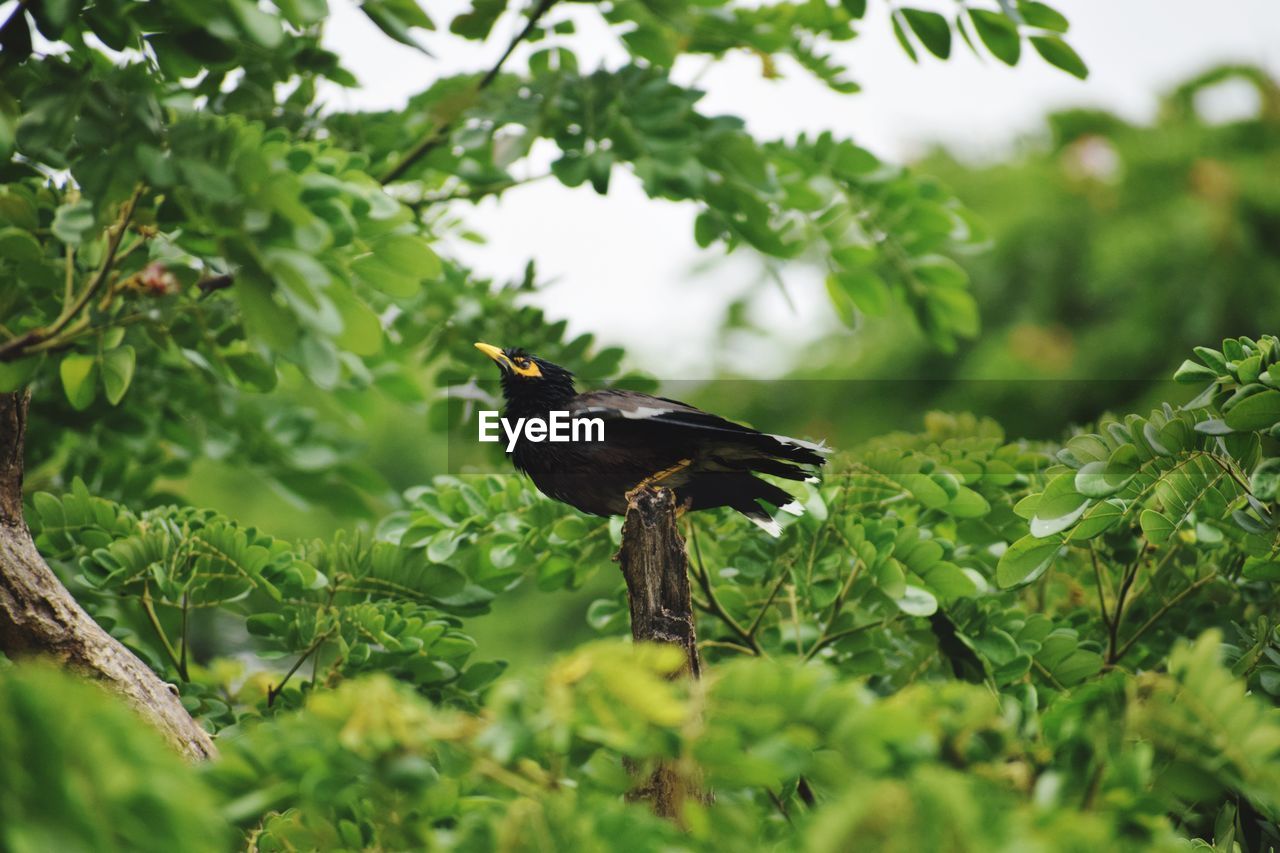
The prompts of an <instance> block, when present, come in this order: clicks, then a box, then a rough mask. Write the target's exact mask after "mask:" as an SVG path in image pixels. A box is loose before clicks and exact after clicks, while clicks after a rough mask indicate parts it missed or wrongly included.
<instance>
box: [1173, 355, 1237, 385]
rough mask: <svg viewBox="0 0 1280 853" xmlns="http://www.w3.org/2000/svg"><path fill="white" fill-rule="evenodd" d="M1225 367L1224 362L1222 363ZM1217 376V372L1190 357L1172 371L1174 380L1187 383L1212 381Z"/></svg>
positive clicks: (1196, 383) (1195, 383)
mask: <svg viewBox="0 0 1280 853" xmlns="http://www.w3.org/2000/svg"><path fill="white" fill-rule="evenodd" d="M1224 369H1225V363H1224ZM1217 378H1218V374H1217V373H1216V372H1214V371H1213V370H1211V369H1210V368H1208V367H1205V366H1204V365H1203V364H1197V363H1196V362H1194V361H1192V360H1191V359H1186V360H1185V361H1183V362H1182V364H1181V365H1179V366H1178V369H1177V370H1176V371H1174V373H1173V379H1174V381H1175V382H1186V383H1187V384H1194V385H1198V384H1200V383H1201V382H1212V381H1214V380H1215V379H1217Z"/></svg>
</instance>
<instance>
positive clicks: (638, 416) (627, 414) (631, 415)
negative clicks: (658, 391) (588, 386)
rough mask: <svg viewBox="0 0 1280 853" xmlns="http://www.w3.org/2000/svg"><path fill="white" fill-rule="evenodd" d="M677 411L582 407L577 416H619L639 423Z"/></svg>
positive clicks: (646, 408) (649, 407)
mask: <svg viewBox="0 0 1280 853" xmlns="http://www.w3.org/2000/svg"><path fill="white" fill-rule="evenodd" d="M678 411H680V410H679V409H660V408H658V407H657V406H637V407H636V408H634V409H621V408H618V407H616V406H584V407H583V408H581V409H579V410H578V414H589V415H593V414H602V415H621V416H622V417H624V418H626V419H627V420H632V421H640V420H648V419H649V418H656V417H659V416H661V415H669V414H671V413H672V412H678Z"/></svg>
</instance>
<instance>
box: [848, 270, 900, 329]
mask: <svg viewBox="0 0 1280 853" xmlns="http://www.w3.org/2000/svg"><path fill="white" fill-rule="evenodd" d="M835 277H836V279H837V280H838V282H839V285H840V289H841V290H843V291H844V293H845V295H846V296H848V297H849V299H851V300H852V301H853V304H854V305H856V306H858V310H859V311H861V312H862V313H864V314H867V315H869V316H872V317H879V316H881V315H883V314H884V313H885V312H886V311H888V310H889V303H890V299H891V297H890V294H889V286H888V285H887V284H885V283H884V279H882V278H881V277H880V276H878V275H876V274H875V272H873V271H871V270H869V269H845V270H840V272H838V273H836V275H835Z"/></svg>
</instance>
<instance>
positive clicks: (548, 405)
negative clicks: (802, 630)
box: [476, 343, 828, 536]
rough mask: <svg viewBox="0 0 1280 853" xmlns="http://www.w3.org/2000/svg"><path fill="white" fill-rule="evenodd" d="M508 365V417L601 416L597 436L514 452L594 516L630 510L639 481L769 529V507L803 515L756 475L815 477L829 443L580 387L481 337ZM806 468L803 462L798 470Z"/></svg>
mask: <svg viewBox="0 0 1280 853" xmlns="http://www.w3.org/2000/svg"><path fill="white" fill-rule="evenodd" d="M476 349H478V350H480V351H481V352H483V353H484V354H485V355H487V356H489V358H491V359H493V360H494V361H495V362H497V364H498V366H499V367H500V368H501V369H502V395H503V397H505V398H506V404H507V405H506V409H505V410H504V412H503V417H504V418H505V419H507V421H508V422H511V423H514V422H515V419H517V418H543V419H546V418H548V416H549V413H551V412H555V411H567V412H568V413H569V417H570V418H574V419H581V418H599V419H601V421H603V425H604V436H603V440H599V441H585V440H582V441H571V442H548V441H542V442H532V441H529V440H527V438H526V437H525V436H523V435H521V436H520V438H519V439H517V441H516V444H515V447H514V448H513V449H512V450H511V451H510V452H509V454H508V455H510V456H511V459H512V462H514V463H515V466H516V468H518V469H519V470H521V471H523V472H524V473H526V474H528V475H529V477H530V478H531V479H532V480H533V482H534V485H536V486H537V487H538V490H539V491H541V492H542V493H543V494H545V495H547V496H549V497H552V498H555V499H556V500H558V501H563V502H564V503H567V504H569V505H570V506H573V507H577V508H578V509H580V510H582V511H583V512H588V513H592V514H593V515H624V514H626V511H627V493H628V492H630V491H631V490H632V489H635V488H637V487H638V486H641V485H660V486H663V487H666V488H669V489H671V490H672V491H673V492H675V496H676V501H677V505H680V506H684V507H687V508H688V509H690V510H699V509H710V508H713V507H719V506H727V507H732V508H733V509H735V510H737V511H738V512H740V513H742V514H743V515H745V516H747V518H750V519H751V520H752V521H753V522H755V523H756V524H758V525H759V526H760V527H762V528H764V529H765V530H766V531H768V532H769V533H770V534H772V535H774V536H777V535H778V534H779V532H780V531H781V527H780V525H779V524H778V522H777V521H776V520H775V519H774V518H773V517H772V516H771V515H770V514H769V511H768V509H767V508H766V507H764V506H763V505H762V504H770V505H772V506H774V507H777V508H779V509H781V510H784V511H786V512H790V513H792V514H794V515H799V514H801V512H803V510H802V509H801V508H800V504H799V503H798V502H797V501H795V500H794V499H793V498H792V496H791V495H790V494H788V493H787V492H785V491H783V490H782V489H780V488H778V487H777V486H775V485H773V484H772V483H767V482H765V481H764V480H761V479H759V478H758V477H755V476H754V474H757V473H759V474H771V475H773V476H775V477H782V478H784V479H787V480H808V481H810V482H816V481H817V478H816V477H814V476H813V471H814V470H815V469H817V468H818V467H820V466H822V465H823V464H824V463H825V462H826V459H824V458H823V455H824V454H825V453H827V452H828V451H827V448H826V447H824V446H822V445H818V444H811V443H809V442H807V441H799V440H797V439H794V438H786V437H785V436H781V435H768V434H766V433H762V432H757V431H756V430H753V429H751V428H749V427H745V426H742V425H741V424H736V423H733V422H732V421H727V420H725V419H724V418H721V417H718V416H717V415H713V414H711V413H709V412H704V411H702V410H700V409H696V408H694V407H693V406H690V405H688V404H686V403H681V402H680V401H679V400H669V399H667V398H665V397H653V396H650V395H649V394H640V393H637V392H634V391H616V390H602V391H587V392H584V393H582V394H579V393H577V392H576V391H575V390H574V387H573V374H572V373H570V372H569V371H568V370H565V369H564V368H563V367H560V366H559V365H557V364H552V363H551V362H549V361H545V360H543V359H541V358H537V357H536V356H533V355H530V354H529V353H527V352H525V351H524V350H523V349H505V350H504V349H500V348H499V347H495V346H493V345H491V344H484V343H477V344H476ZM801 466H804V467H801Z"/></svg>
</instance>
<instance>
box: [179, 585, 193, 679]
mask: <svg viewBox="0 0 1280 853" xmlns="http://www.w3.org/2000/svg"><path fill="white" fill-rule="evenodd" d="M187 605H188V596H187V593H185V592H184V593H182V636H181V638H179V642H181V644H182V646H181V648H182V654H181V656H180V657H181V662H180V663H179V664H178V671H179V672H181V673H182V680H183V681H190V680H191V679H190V678H189V677H188V676H187Z"/></svg>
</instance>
